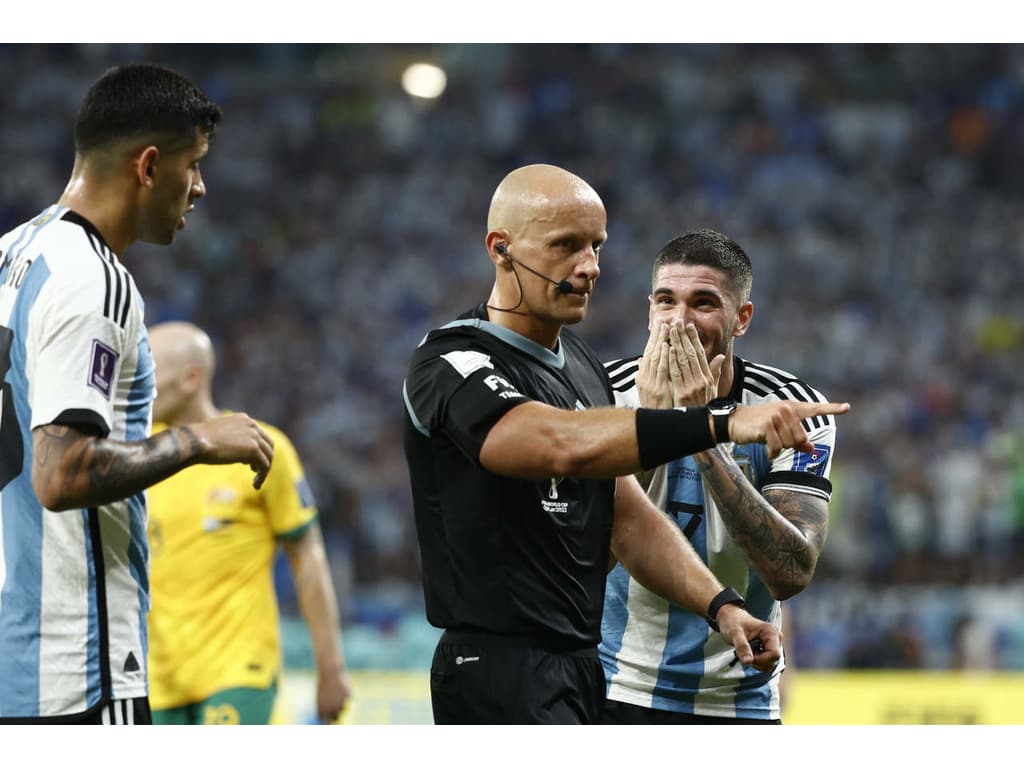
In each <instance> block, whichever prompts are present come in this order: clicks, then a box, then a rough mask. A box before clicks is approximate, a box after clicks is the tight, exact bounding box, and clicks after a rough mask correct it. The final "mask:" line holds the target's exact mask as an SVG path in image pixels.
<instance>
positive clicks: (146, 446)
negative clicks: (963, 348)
mask: <svg viewBox="0 0 1024 768" xmlns="http://www.w3.org/2000/svg"><path fill="white" fill-rule="evenodd" d="M200 450H201V445H200V442H199V440H198V438H197V437H196V435H195V433H194V432H193V431H192V429H190V428H189V427H177V428H175V429H168V430H166V431H164V432H161V433H160V434H158V435H155V436H154V437H151V438H149V439H148V440H140V441H138V442H131V443H126V442H120V441H117V440H110V439H104V438H96V437H90V436H88V435H85V434H82V433H81V432H79V431H77V430H75V429H72V428H70V427H66V426H61V425H56V424H48V425H45V426H42V427H38V428H36V429H35V430H33V470H32V483H33V487H34V488H35V491H36V494H37V495H38V496H39V499H40V501H42V502H43V504H44V505H45V506H46V507H47V508H48V509H53V510H63V509H74V508H81V507H94V506H99V505H100V504H109V503H110V502H113V501H117V500H119V499H123V498H125V497H127V496H131V495H132V494H134V493H138V492H139V491H141V490H143V489H144V488H148V487H149V486H151V485H153V484H154V483H158V482H160V481H161V480H163V479H165V478H167V477H170V476H171V475H172V474H174V473H175V472H177V471H178V470H180V469H182V468H184V467H186V466H188V465H189V464H192V463H194V462H195V461H196V460H197V459H198V458H199V455H200Z"/></svg>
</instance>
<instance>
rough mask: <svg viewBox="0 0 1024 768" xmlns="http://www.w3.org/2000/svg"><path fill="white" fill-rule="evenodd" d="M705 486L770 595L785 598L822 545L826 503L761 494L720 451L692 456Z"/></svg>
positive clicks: (807, 575) (804, 577) (807, 573)
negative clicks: (768, 496)
mask: <svg viewBox="0 0 1024 768" xmlns="http://www.w3.org/2000/svg"><path fill="white" fill-rule="evenodd" d="M694 458H695V459H696V462H697V466H698V468H699V469H700V471H701V476H702V478H703V481H704V487H705V488H707V489H708V490H709V491H710V493H711V495H712V496H713V497H714V499H715V502H716V504H717V506H718V510H719V513H720V514H721V516H722V519H723V521H724V522H725V525H726V527H727V528H728V529H729V533H730V534H731V535H732V538H733V541H735V542H736V544H737V545H739V547H740V548H741V549H743V551H744V552H745V553H746V555H747V558H748V560H749V561H750V563H751V565H752V566H753V567H754V568H755V569H756V570H757V572H758V573H759V574H760V575H761V577H762V578H763V579H764V581H765V583H766V584H767V585H768V587H769V589H770V590H771V591H772V594H773V595H775V596H776V597H778V598H779V599H785V598H787V597H791V596H792V595H795V594H797V593H798V592H800V591H801V590H802V589H803V588H804V587H805V586H807V584H808V583H809V582H810V580H811V576H812V575H813V574H814V568H815V566H816V565H817V561H818V555H819V554H820V553H821V548H822V546H823V545H824V543H825V535H826V532H827V525H828V505H827V503H826V502H825V500H824V499H820V498H817V497H814V496H811V495H809V494H805V493H793V492H788V491H776V492H771V493H770V496H771V501H769V500H768V499H766V498H765V497H764V496H762V495H761V494H760V493H759V492H758V491H757V489H756V488H754V486H752V485H751V484H750V481H749V480H748V479H747V478H746V476H745V475H744V474H743V471H742V470H741V469H740V468H739V466H738V465H737V464H736V462H735V461H734V460H733V458H732V456H730V455H729V454H728V453H727V452H725V451H723V449H721V448H714V449H711V450H709V451H705V452H703V453H700V454H697V455H696V456H695V457H694Z"/></svg>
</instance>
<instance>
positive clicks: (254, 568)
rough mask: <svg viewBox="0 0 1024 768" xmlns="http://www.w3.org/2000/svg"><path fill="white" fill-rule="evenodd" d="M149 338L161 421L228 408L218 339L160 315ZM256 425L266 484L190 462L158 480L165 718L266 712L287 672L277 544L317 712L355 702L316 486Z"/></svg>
mask: <svg viewBox="0 0 1024 768" xmlns="http://www.w3.org/2000/svg"><path fill="white" fill-rule="evenodd" d="M149 339H150V344H151V345H152V347H153V358H154V360H155V361H156V383H157V387H156V388H157V397H156V403H155V404H154V406H153V417H154V421H155V422H158V423H159V424H158V425H155V426H154V430H157V429H162V428H165V427H172V428H173V427H178V426H182V425H185V424H193V423H199V422H205V421H208V420H210V419H215V418H217V417H219V416H220V415H221V413H222V412H221V411H220V410H219V409H218V408H217V407H216V406H215V405H214V401H213V393H212V384H213V374H214V363H215V361H214V353H213V344H212V343H211V342H210V338H209V336H207V335H206V333H204V332H203V331H202V330H201V329H200V328H197V327H196V326H194V325H192V324H190V323H162V324H160V325H156V326H154V327H152V328H151V329H150V331H149ZM260 426H261V427H262V429H263V430H264V431H265V432H267V433H268V434H269V435H271V437H273V439H274V465H273V466H272V467H271V468H270V473H269V474H268V475H267V479H266V482H264V483H263V487H262V488H259V489H254V488H253V487H252V484H251V483H249V482H248V477H247V475H246V473H245V471H244V469H243V468H242V467H239V466H237V465H236V466H217V467H215V466H195V467H189V468H188V469H185V470H183V471H182V472H179V473H178V474H176V475H173V476H172V477H169V478H167V479H166V480H164V481H162V482H160V483H157V484H156V485H154V486H153V487H152V488H150V489H149V493H148V496H149V536H150V546H151V548H152V575H151V580H152V584H153V608H152V610H151V611H150V614H149V679H150V694H149V697H150V703H151V705H152V707H153V722H154V723H156V724H158V725H160V724H178V725H195V724H221V725H236V724H242V725H260V724H266V723H268V722H270V715H271V711H272V709H273V705H274V699H275V695H276V691H277V685H278V682H279V676H280V672H281V640H280V633H279V630H278V611H277V597H276V595H275V594H274V583H273V575H272V569H273V564H274V555H275V553H276V552H277V545H278V542H280V543H281V545H282V547H283V548H284V552H285V554H286V555H287V557H288V564H289V566H290V567H291V573H292V577H293V579H294V581H295V585H296V591H297V593H298V598H299V607H300V609H301V610H302V615H303V617H304V618H305V620H306V625H307V626H308V627H309V633H310V637H311V639H312V642H313V651H314V658H315V660H316V669H317V698H316V705H317V706H316V709H317V713H318V715H319V717H320V719H321V720H322V721H324V722H333V721H335V720H336V719H337V718H338V716H339V714H340V713H341V711H342V710H343V709H344V707H345V703H346V701H347V700H348V698H349V681H348V675H347V673H346V671H345V665H344V662H343V660H342V654H341V633H340V628H339V623H338V603H337V599H336V598H335V594H334V586H333V585H332V583H331V575H330V571H329V569H328V565H327V557H326V555H325V553H324V544H323V538H322V537H321V535H320V526H319V525H318V523H317V510H316V506H315V504H314V501H313V496H312V493H311V492H310V489H309V486H308V485H307V483H306V478H305V476H304V474H303V471H302V464H301V463H300V462H299V456H298V454H297V453H296V451H295V448H294V446H293V445H292V443H291V441H290V440H289V439H288V438H287V437H286V436H285V435H284V433H282V432H281V431H280V430H278V429H275V428H274V427H272V426H270V425H269V424H264V423H263V422H260Z"/></svg>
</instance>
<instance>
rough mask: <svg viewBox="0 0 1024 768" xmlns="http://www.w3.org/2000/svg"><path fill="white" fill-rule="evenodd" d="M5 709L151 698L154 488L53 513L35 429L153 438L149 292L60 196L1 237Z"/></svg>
mask: <svg viewBox="0 0 1024 768" xmlns="http://www.w3.org/2000/svg"><path fill="white" fill-rule="evenodd" d="M0 259H2V260H0V367H2V369H3V406H2V411H0V720H4V721H9V720H21V719H36V718H44V719H52V720H53V721H59V720H60V719H61V718H62V717H67V716H70V715H75V714H79V713H83V712H86V711H89V710H97V709H98V708H99V707H100V706H101V705H102V703H103V702H104V701H109V700H110V699H112V698H117V699H124V698H135V697H139V696H145V695H146V675H145V664H146V650H147V649H146V612H147V611H148V608H149V582H148V576H147V570H148V565H149V563H148V559H149V550H148V545H147V541H146V506H145V496H144V494H142V493H138V494H135V495H133V496H130V497H129V498H127V499H125V500H123V501H119V502H116V503H113V504H107V505H104V506H101V507H98V508H90V509H73V510H67V511H63V512H53V511H50V510H47V509H45V508H44V507H43V505H42V504H41V502H40V501H39V499H38V498H37V497H36V495H35V493H34V491H33V488H32V461H33V458H32V430H33V429H34V428H35V427H38V426H41V425H46V424H52V423H57V424H66V425H71V426H77V427H79V428H81V429H83V430H84V431H87V432H89V433H96V434H100V435H104V436H108V437H110V438H113V439H117V440H126V441H135V440H143V439H145V438H146V437H148V436H149V430H150V420H151V410H152V400H153V396H154V381H155V379H154V368H153V359H152V355H151V354H150V351H149V342H148V339H147V336H146V331H145V327H144V325H143V306H142V299H141V296H140V295H139V292H138V290H137V288H136V286H135V283H134V281H133V280H132V278H131V276H130V275H129V274H128V271H127V270H126V269H125V268H124V267H123V266H121V264H120V262H119V261H118V259H117V257H116V256H115V255H114V253H113V252H112V251H111V250H110V248H109V247H108V246H107V245H106V243H105V242H104V241H103V238H102V236H101V235H100V233H99V232H98V230H96V228H95V227H93V225H92V224H91V223H90V222H88V221H87V220H86V219H84V218H83V217H81V216H79V215H78V214H76V213H74V212H72V211H70V210H68V209H66V208H63V207H61V206H58V205H54V206H51V207H50V208H47V209H46V210H45V211H43V212H42V213H41V214H40V215H39V216H37V217H35V218H34V219H32V220H31V221H29V222H26V223H25V224H22V225H21V226H19V227H17V228H15V229H14V230H12V231H11V232H8V233H7V234H6V235H4V236H3V237H2V238H0Z"/></svg>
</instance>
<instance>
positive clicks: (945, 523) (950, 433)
mask: <svg viewBox="0 0 1024 768" xmlns="http://www.w3.org/2000/svg"><path fill="white" fill-rule="evenodd" d="M124 61H153V62H157V63H162V64H165V65H168V66H172V67H174V68H177V69H179V70H181V71H182V72H183V73H184V74H186V75H188V76H189V77H191V78H193V79H194V80H196V82H198V83H199V84H200V85H201V87H202V88H203V89H204V90H205V91H206V92H207V93H208V94H209V95H210V96H212V97H213V98H214V99H215V100H217V101H218V102H219V103H220V104H221V105H222V106H223V108H224V112H225V119H224V122H223V125H222V127H221V129H220V132H219V136H218V138H217V140H216V142H215V144H214V146H213V149H212V151H211V154H210V156H209V157H208V158H207V160H205V161H204V163H203V169H202V170H203V174H204V177H205V180H206V184H207V188H208V197H207V198H206V199H204V200H202V201H201V202H200V204H199V208H198V210H197V211H196V213H195V214H193V215H192V216H190V218H189V224H188V229H187V230H186V232H185V233H183V235H182V236H181V237H180V238H179V239H178V241H177V242H176V243H175V245H174V246H172V247H171V248H170V249H164V248H157V247H149V246H142V245H137V246H134V247H133V248H132V249H131V250H130V252H129V254H128V257H127V263H128V265H129V267H130V268H131V270H132V271H133V274H134V275H135V279H136V281H137V283H138V284H139V287H140V289H141V290H142V292H143V295H144V296H145V298H146V302H147V303H146V317H147V321H148V322H149V323H155V322H158V321H162V320H170V319H189V320H192V321H194V322H196V323H197V324H199V325H200V326H202V327H203V328H205V329H206V330H207V331H208V332H209V333H210V335H211V337H212V338H213V340H214V342H215V345H216V348H217V353H218V362H219V367H218V374H217V378H216V386H215V393H216V400H217V402H218V404H220V405H222V406H223V407H230V408H234V409H238V410H245V411H247V412H248V413H250V414H252V415H254V416H257V417H259V418H262V419H264V420H266V421H269V422H271V423H273V424H275V425H277V426H279V427H281V428H282V429H284V430H285V431H286V432H287V433H288V434H289V435H290V436H291V438H292V439H293V441H294V442H295V444H296V446H297V448H298V450H299V452H300V454H301V456H302V458H303V461H304V462H305V466H306V469H307V472H308V474H309V477H310V481H311V484H312V487H313V489H314V492H315V494H316V496H317V499H318V503H319V507H320V511H321V522H322V526H323V531H324V535H325V537H326V541H327V544H328V547H329V556H330V560H331V566H332V569H333V572H334V577H335V581H336V586H337V588H338V591H339V598H340V600H341V602H342V609H343V616H344V619H345V621H346V622H347V623H348V624H349V625H352V626H359V625H366V626H373V627H377V628H380V627H383V628H386V629H387V628H394V627H397V626H403V622H406V621H407V620H408V617H409V616H410V615H415V616H417V617H418V618H419V619H422V609H421V608H420V604H421V599H422V596H421V593H420V582H419V570H418V553H417V547H416V536H415V530H414V527H413V518H412V508H411V498H410V494H409V489H408V475H407V472H406V467H405V462H404V458H403V453H402V413H403V402H402V395H401V390H402V380H403V377H404V374H405V369H406V365H407V362H408V359H409V357H410V354H411V352H412V350H413V349H414V347H415V346H416V345H417V343H418V342H419V341H420V339H421V338H422V336H423V335H424V334H425V333H426V332H427V331H428V330H429V329H430V328H432V327H434V326H436V325H437V324H440V323H443V322H446V321H447V320H449V319H452V318H453V317H454V316H455V315H456V314H458V313H460V312H461V311H463V310H465V309H467V308H469V307H470V306H472V305H474V304H476V303H477V302H479V301H481V300H483V299H484V298H486V296H487V292H488V290H489V287H490V284H491V280H492V278H493V270H492V268H491V265H490V262H489V261H488V259H487V256H486V253H485V250H484V236H485V234H486V215H487V207H488V204H489V201H490V195H491V193H492V191H493V189H494V187H495V186H496V185H497V183H498V182H499V181H500V180H501V178H502V177H503V176H504V175H505V174H506V173H507V172H508V171H509V170H511V169H512V168H515V167H517V166H519V165H523V164H526V163H531V162H550V163H555V164H558V165H561V166H564V167H566V168H568V169H570V170H572V171H574V172H575V173H577V174H579V175H580V176H582V177H583V178H585V179H587V180H588V181H589V182H590V183H591V184H592V185H593V186H594V188H595V189H596V190H597V191H598V192H599V194H600V195H601V196H602V198H603V199H604V202H605V204H606V206H607V209H608V213H609V223H608V233H609V241H608V244H607V246H606V247H605V249H604V251H603V252H602V263H601V268H602V275H601V279H600V281H599V283H598V287H597V291H596V293H595V296H594V301H593V304H592V309H591V314H590V315H589V316H588V318H587V319H586V320H585V321H584V323H583V324H582V325H581V326H580V327H579V329H578V330H579V332H580V333H581V334H582V335H583V336H584V337H585V338H586V339H587V340H589V341H590V342H591V343H592V344H593V346H594V347H595V348H596V349H597V350H598V352H599V354H601V355H602V356H603V357H604V358H607V359H611V358H615V357H623V356H628V355H633V354H638V353H639V352H640V351H642V349H643V345H644V342H645V340H646V337H647V329H646V302H647V294H648V293H649V289H650V265H651V262H652V260H653V257H654V254H655V253H656V252H657V251H658V249H659V248H660V246H661V245H662V244H663V243H664V242H665V241H667V240H669V239H670V238H671V237H673V236H675V235H677V234H680V233H682V232H683V231H686V230H689V229H695V228H699V227H713V228H715V229H718V230H720V231H722V232H724V233H726V234H727V235H729V236H731V237H732V238H734V239H735V240H737V241H738V242H739V243H740V244H741V245H742V246H743V247H744V249H745V250H746V251H747V253H748V254H749V255H750V257H751V259H752V261H753V264H754V288H753V297H752V298H753V301H754V305H755V313H754V320H753V326H752V329H751V332H750V333H749V334H748V335H747V336H746V337H745V338H743V339H742V340H740V341H739V342H738V344H737V352H738V353H739V354H740V355H741V356H744V357H748V358H750V359H752V360H756V361H761V362H767V363H769V364H773V365H776V366H778V367H781V368H784V369H787V370H790V371H793V372H795V373H797V374H798V375H800V376H801V377H802V378H804V379H805V380H806V381H808V382H809V383H811V384H812V385H813V386H815V387H816V388H818V389H819V390H821V391H822V392H824V393H825V394H826V395H827V396H829V397H830V398H831V399H833V400H849V401H850V402H852V403H853V406H854V409H853V412H852V413H851V414H850V415H848V416H845V417H843V418H842V419H841V420H840V426H839V433H838V441H837V447H836V459H835V464H834V469H833V475H832V479H833V483H834V485H835V494H834V497H833V503H832V508H831V509H832V521H831V530H830V535H829V540H828V543H827V545H826V547H825V551H824V554H823V556H822V558H821V561H820V563H819V569H818V574H817V576H816V578H815V581H814V582H813V583H812V585H811V587H810V588H809V589H808V590H807V591H806V592H805V593H804V594H802V595H800V596H798V597H797V598H794V599H793V600H792V601H791V602H792V608H793V610H792V613H791V617H792V619H793V622H794V627H795V632H796V642H795V645H794V647H795V653H796V660H797V662H798V664H799V663H806V664H808V665H815V666H837V667H842V666H848V667H858V666H909V667H913V666H924V667H927V666H941V667H955V666H961V667H966V666H975V667H976V666H986V665H987V666H993V667H1008V668H1018V667H1024V627H1019V626H1017V624H1019V623H1020V622H1019V620H1018V618H1017V617H1019V616H1020V615H1022V612H1021V611H1020V610H1016V611H1014V610H1013V609H1012V607H1011V608H1006V609H1000V608H999V605H1000V602H999V598H1000V596H1004V595H1007V594H1013V593H1015V592H1020V591H1021V590H1020V586H1021V585H1022V583H1024V397H1022V393H1024V383H1022V376H1024V312H1022V311H1021V310H1020V308H1019V306H1018V305H1017V304H1016V302H1017V300H1018V298H1019V295H1020V294H1021V292H1022V291H1024V195H1022V191H1024V186H1022V185H1021V183H1020V181H1019V178H1020V173H1021V168H1022V167H1024V125H1022V122H1024V46H1003V45H989V46H981V45H977V46H976V45H948V46H946V45H891V46H890V45H870V46H868V45H863V46H854V45H801V46H782V45H678V46H669V45H610V44H602V45H530V46H525V45H486V46H484V45H470V44H458V45H387V46H385V45H337V46H326V45H239V44H235V45H174V46H171V45H116V46H115V45H76V46H67V45H62V46H41V45H0V72H2V73H3V74H4V75H5V81H6V82H7V83H8V86H7V87H6V88H5V89H3V90H0V115H2V118H0V169H2V172H0V231H6V230H7V229H9V228H10V227H11V226H13V225H14V224H16V223H18V222H20V221H22V220H24V219H26V218H28V217H29V216H31V215H32V214H33V213H35V212H37V211H38V210H41V209H42V208H43V207H45V206H47V205H49V204H50V203H52V202H53V201H55V200H56V198H57V197H58V196H59V194H60V192H61V190H62V189H63V186H64V183H65V181H66V178H67V176H68V173H69V172H70V168H71V161H72V153H73V148H72V136H71V126H72V124H73V119H74V114H75V110H76V109H77V105H78V103H79V102H80V100H81V98H82V96H83V95H84V93H85V91H86V89H87V88H88V85H89V84H90V82H91V81H92V80H94V79H95V78H96V77H97V76H98V75H99V74H100V73H102V71H103V70H104V69H105V68H106V67H107V66H109V65H110V64H113V63H118V62H124ZM414 61H429V62H432V63H435V64H437V65H439V66H441V67H443V68H444V69H445V71H446V73H447V76H448V87H447V90H446V91H445V92H444V93H443V95H442V96H441V97H440V98H439V99H437V100H434V101H428V100H424V99H419V98H415V97H410V96H408V95H407V94H405V93H404V92H403V91H402V89H401V85H400V77H401V73H402V70H403V69H404V67H405V66H406V65H408V64H410V63H412V62H414ZM284 589H285V605H286V609H287V610H294V606H293V605H291V604H290V601H289V599H288V594H287V587H286V585H285V587H284ZM911 598H913V599H911ZM1017 608H1018V609H1019V608H1020V606H1017Z"/></svg>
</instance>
